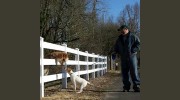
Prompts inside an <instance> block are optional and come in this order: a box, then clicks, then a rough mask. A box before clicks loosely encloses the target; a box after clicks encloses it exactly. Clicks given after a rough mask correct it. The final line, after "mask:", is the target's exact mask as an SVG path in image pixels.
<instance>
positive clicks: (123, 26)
mask: <svg viewBox="0 0 180 100" xmlns="http://www.w3.org/2000/svg"><path fill="white" fill-rule="evenodd" d="M123 29H129V27H128V26H127V25H121V27H120V28H119V29H118V31H121V30H123Z"/></svg>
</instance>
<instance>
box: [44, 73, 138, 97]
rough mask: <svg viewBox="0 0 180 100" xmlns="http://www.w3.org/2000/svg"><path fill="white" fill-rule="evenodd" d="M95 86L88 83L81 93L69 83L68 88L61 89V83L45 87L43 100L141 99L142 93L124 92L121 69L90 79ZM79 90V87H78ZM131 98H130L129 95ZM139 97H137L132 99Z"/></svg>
mask: <svg viewBox="0 0 180 100" xmlns="http://www.w3.org/2000/svg"><path fill="white" fill-rule="evenodd" d="M89 82H91V83H92V84H94V85H95V86H91V85H88V86H87V87H86V88H85V89H84V91H83V92H82V93H81V94H77V93H75V92H74V91H73V85H72V83H71V82H69V83H68V88H67V89H64V90H61V89H59V85H57V86H52V87H48V88H46V89H45V97H44V98H41V100H114V99H116V98H117V99H118V100H120V98H123V99H121V100H139V99H138V98H139V94H140V93H136V94H135V93H133V92H131V93H124V92H121V90H122V82H121V77H120V72H119V71H108V72H107V73H106V74H105V75H104V76H100V77H98V78H95V79H90V80H89ZM77 90H79V87H78V88H77ZM129 95H130V97H131V99H128V97H129ZM132 98H137V99H132Z"/></svg>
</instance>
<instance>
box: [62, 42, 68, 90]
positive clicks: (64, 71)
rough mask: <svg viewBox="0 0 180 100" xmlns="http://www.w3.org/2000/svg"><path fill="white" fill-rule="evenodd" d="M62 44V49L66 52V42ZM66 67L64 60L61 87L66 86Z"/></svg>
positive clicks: (64, 87)
mask: <svg viewBox="0 0 180 100" xmlns="http://www.w3.org/2000/svg"><path fill="white" fill-rule="evenodd" d="M62 46H64V48H65V50H64V51H65V52H66V53H67V51H66V48H67V44H62ZM66 67H67V64H66V62H65V65H64V64H63V65H62V88H63V89H66V88H67V73H66V70H65V68H66Z"/></svg>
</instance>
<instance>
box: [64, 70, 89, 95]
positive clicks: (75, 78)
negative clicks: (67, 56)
mask: <svg viewBox="0 0 180 100" xmlns="http://www.w3.org/2000/svg"><path fill="white" fill-rule="evenodd" d="M66 71H67V73H68V74H69V75H70V79H71V81H72V83H73V85H74V90H75V91H76V82H77V83H80V84H81V86H80V90H79V92H77V93H81V92H82V91H83V88H84V87H86V85H87V84H90V83H89V82H88V81H86V80H85V79H83V78H81V77H79V76H77V75H75V73H74V72H73V71H72V69H71V68H67V69H66ZM90 85H91V84H90Z"/></svg>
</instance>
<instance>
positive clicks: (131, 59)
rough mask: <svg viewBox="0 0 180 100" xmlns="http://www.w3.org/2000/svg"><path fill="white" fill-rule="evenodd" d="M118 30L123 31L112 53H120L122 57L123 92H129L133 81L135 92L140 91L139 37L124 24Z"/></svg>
mask: <svg viewBox="0 0 180 100" xmlns="http://www.w3.org/2000/svg"><path fill="white" fill-rule="evenodd" d="M118 31H119V32H120V33H121V34H120V35H119V37H118V39H117V40H116V43H115V45H114V47H113V49H112V51H111V52H112V54H113V55H115V54H119V55H120V58H121V72H122V81H123V85H124V86H123V92H125V91H127V92H129V90H130V87H131V83H130V76H131V79H132V82H133V89H134V92H140V79H139V75H138V69H137V68H138V63H137V52H138V51H139V50H140V40H139V38H138V37H137V36H136V35H135V34H133V33H131V32H130V31H129V28H128V26H126V25H122V26H121V27H120V28H119V29H118Z"/></svg>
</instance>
